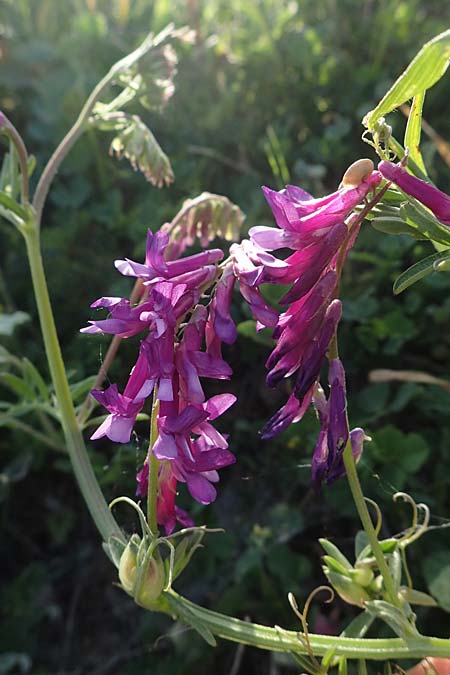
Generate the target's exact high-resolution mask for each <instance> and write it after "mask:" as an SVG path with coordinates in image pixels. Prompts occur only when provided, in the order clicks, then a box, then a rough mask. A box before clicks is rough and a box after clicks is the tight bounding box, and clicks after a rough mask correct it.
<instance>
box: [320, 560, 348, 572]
mask: <svg viewBox="0 0 450 675" xmlns="http://www.w3.org/2000/svg"><path fill="white" fill-rule="evenodd" d="M323 561H324V563H325V564H326V565H327V566H328V568H329V569H330V571H332V572H337V573H338V574H343V575H344V576H345V575H346V574H348V571H349V568H348V567H344V565H341V563H339V562H338V561H337V560H336V559H335V558H332V557H331V555H324V556H323Z"/></svg>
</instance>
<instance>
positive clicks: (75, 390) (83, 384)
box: [69, 375, 96, 403]
mask: <svg viewBox="0 0 450 675" xmlns="http://www.w3.org/2000/svg"><path fill="white" fill-rule="evenodd" d="M95 377H96V376H95V375H90V376H89V377H86V378H84V379H83V380H80V381H79V382H74V383H73V384H71V385H70V387H69V388H70V393H71V396H72V401H73V402H74V403H76V402H77V401H79V400H80V399H84V398H85V397H86V396H87V395H88V393H89V392H90V390H91V389H92V387H93V385H94V382H95Z"/></svg>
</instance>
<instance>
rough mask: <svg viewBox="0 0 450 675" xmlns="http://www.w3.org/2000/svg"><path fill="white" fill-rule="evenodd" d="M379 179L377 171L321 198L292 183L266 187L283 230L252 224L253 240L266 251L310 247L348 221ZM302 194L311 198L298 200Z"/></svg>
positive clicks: (276, 217)
mask: <svg viewBox="0 0 450 675" xmlns="http://www.w3.org/2000/svg"><path fill="white" fill-rule="evenodd" d="M380 181H381V175H380V174H379V173H378V172H377V171H374V172H373V173H372V174H371V175H370V176H369V177H368V178H366V179H365V180H364V181H362V182H361V183H360V184H359V185H358V186H356V187H347V188H342V189H340V190H338V191H337V192H334V193H333V194H331V195H327V196H326V197H322V198H320V199H312V198H310V195H307V193H304V192H303V191H301V193H300V194H299V192H298V190H299V188H294V187H293V186H289V187H288V188H286V189H285V190H281V192H275V191H273V190H270V189H269V188H263V192H264V195H265V197H266V199H267V201H268V203H269V206H270V207H271V209H272V212H273V215H274V216H275V220H276V223H277V225H278V227H279V228H280V230H276V229H274V228H268V227H253V228H251V229H250V236H251V239H252V241H254V242H256V243H257V244H259V245H260V246H262V248H264V249H267V250H275V249H278V248H284V247H288V248H294V249H300V248H303V247H304V246H308V245H309V244H312V243H314V242H315V241H317V240H318V239H320V238H322V237H323V236H325V235H326V234H327V233H328V232H329V231H330V229H331V228H333V227H334V226H335V225H338V224H339V223H341V222H342V221H343V220H345V218H346V217H347V216H348V215H349V214H350V213H351V211H352V210H353V209H354V208H355V206H357V205H358V204H359V203H360V202H361V201H362V200H363V199H364V197H366V196H367V194H368V193H369V192H370V190H373V188H374V187H376V186H377V185H378V184H379V183H380ZM303 195H306V196H307V197H309V198H306V199H301V198H300V199H299V197H300V196H303Z"/></svg>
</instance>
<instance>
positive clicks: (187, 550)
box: [169, 528, 205, 581]
mask: <svg viewBox="0 0 450 675" xmlns="http://www.w3.org/2000/svg"><path fill="white" fill-rule="evenodd" d="M204 536H205V530H204V529H202V528H196V529H195V530H193V531H191V532H187V533H186V534H184V535H182V539H181V541H180V542H179V543H178V544H176V547H175V560H174V565H173V570H172V581H175V579H176V578H177V577H178V576H179V575H180V574H181V572H182V571H183V570H184V568H185V567H186V566H187V565H188V563H189V561H190V559H191V558H192V556H193V555H194V553H195V551H196V550H197V549H198V548H200V546H201V542H202V539H203V537H204ZM169 540H170V538H169ZM172 543H173V544H175V541H173V542H172Z"/></svg>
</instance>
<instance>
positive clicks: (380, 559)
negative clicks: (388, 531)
mask: <svg viewBox="0 0 450 675" xmlns="http://www.w3.org/2000/svg"><path fill="white" fill-rule="evenodd" d="M343 459H344V466H345V470H346V473H347V480H348V484H349V486H350V490H351V493H352V497H353V501H354V502H355V506H356V509H357V511H358V515H359V517H360V520H361V523H362V526H363V528H364V531H365V533H366V534H367V538H368V540H369V543H370V547H371V549H372V553H373V555H374V557H375V560H376V561H377V565H378V569H379V570H380V573H381V575H382V577H383V581H384V585H385V588H386V591H387V593H388V595H389V599H390V601H391V603H392V604H393V605H395V607H401V606H402V603H401V602H400V600H399V598H398V595H397V592H396V590H395V585H394V581H393V579H392V575H391V573H390V572H389V568H388V566H387V563H386V560H385V557H384V555H383V552H382V550H381V548H380V544H379V541H378V537H377V533H376V531H375V528H374V526H373V523H372V519H371V517H370V514H369V511H368V509H367V505H366V501H365V499H364V494H363V491H362V489H361V483H360V482H359V478H358V473H357V471H356V465H355V460H354V458H353V453H352V447H351V443H350V441H348V442H347V445H346V447H345V450H344V455H343Z"/></svg>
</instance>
